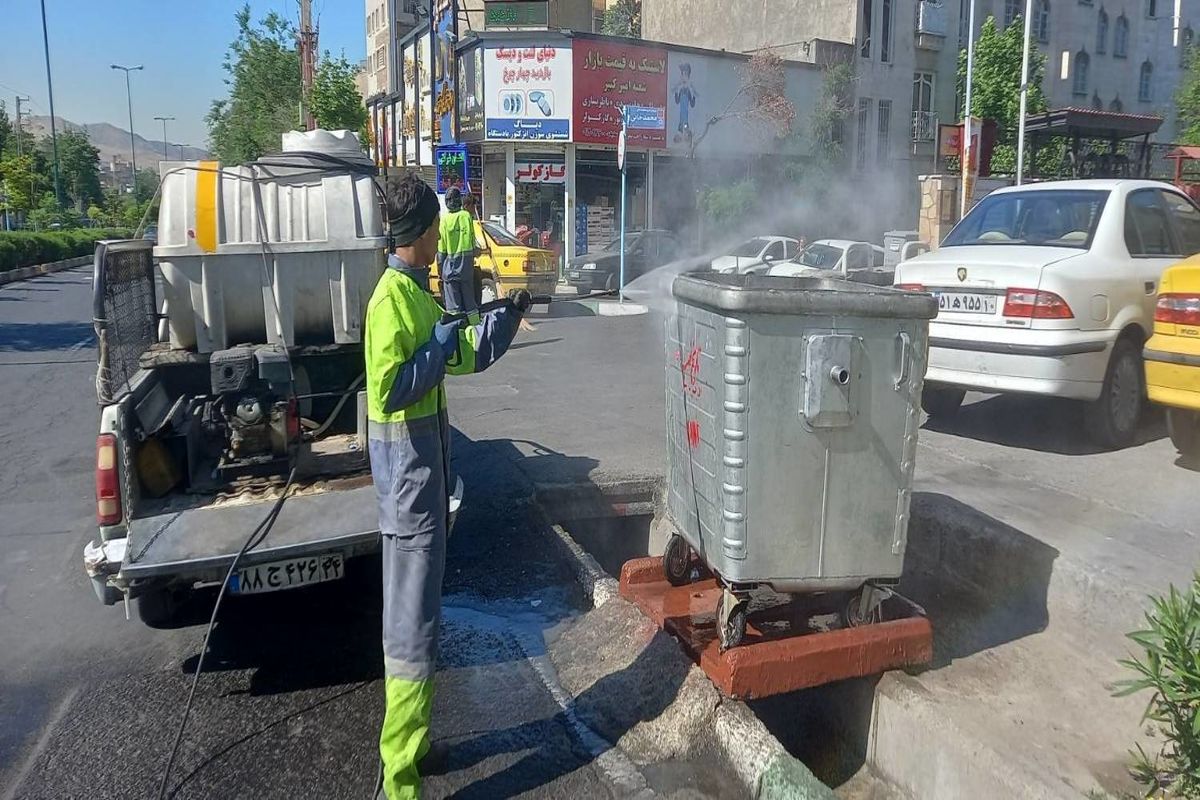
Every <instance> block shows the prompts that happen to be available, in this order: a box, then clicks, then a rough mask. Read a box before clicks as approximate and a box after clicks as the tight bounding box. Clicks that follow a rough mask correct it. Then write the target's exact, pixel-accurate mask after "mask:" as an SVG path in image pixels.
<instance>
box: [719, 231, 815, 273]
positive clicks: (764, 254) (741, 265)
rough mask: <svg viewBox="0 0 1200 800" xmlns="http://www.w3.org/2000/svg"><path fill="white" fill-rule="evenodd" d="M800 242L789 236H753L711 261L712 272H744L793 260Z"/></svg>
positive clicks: (798, 249) (798, 250)
mask: <svg viewBox="0 0 1200 800" xmlns="http://www.w3.org/2000/svg"><path fill="white" fill-rule="evenodd" d="M799 252H800V241H799V240H798V239H793V238H791V237H790V236H755V237H754V238H753V239H747V240H746V241H744V242H742V243H741V244H739V245H738V246H737V247H735V248H733V249H732V250H730V251H729V252H728V253H726V254H725V255H722V256H717V257H716V258H714V259H713V260H712V269H713V271H714V272H725V273H731V272H745V271H746V270H747V269H750V268H752V267H758V266H762V265H763V264H770V263H773V262H776V261H785V260H787V259H789V258H795V257H796V254H797V253H799Z"/></svg>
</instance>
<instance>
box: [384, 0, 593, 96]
mask: <svg viewBox="0 0 1200 800" xmlns="http://www.w3.org/2000/svg"><path fill="white" fill-rule="evenodd" d="M613 2H614V0H540V2H521V3H511V2H490V0H459V2H458V6H457V7H458V28H459V36H460V38H461V37H462V36H463V35H465V34H466V33H467V32H470V31H476V32H479V31H485V30H491V31H520V30H538V29H541V30H558V29H562V30H572V31H583V32H596V31H599V30H600V26H601V24H602V22H603V20H604V12H605V10H606V8H607V7H608V6H609V5H611V4H612V3H613ZM428 18H429V0H366V27H365V30H366V37H367V60H366V64H365V67H364V73H365V76H364V81H363V88H364V89H365V92H364V94H363V96H364V97H368V98H369V97H375V96H378V95H381V94H388V93H393V92H396V91H398V89H399V87H398V86H396V85H395V83H394V81H393V80H392V76H391V73H392V71H393V70H395V69H396V66H395V64H394V63H393V60H392V59H393V52H394V51H396V50H397V49H398V48H397V47H396V46H394V45H395V43H399V42H402V41H403V40H405V39H406V38H408V37H409V36H410V35H411V34H412V32H413V31H414V30H415V29H416V28H418V27H420V26H421V25H422V24H423V23H425V22H427V21H428Z"/></svg>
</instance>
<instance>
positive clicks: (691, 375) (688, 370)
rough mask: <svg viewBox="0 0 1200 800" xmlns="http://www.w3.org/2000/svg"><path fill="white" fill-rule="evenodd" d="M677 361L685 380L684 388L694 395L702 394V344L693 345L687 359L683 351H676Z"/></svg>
mask: <svg viewBox="0 0 1200 800" xmlns="http://www.w3.org/2000/svg"><path fill="white" fill-rule="evenodd" d="M675 363H676V364H678V365H679V372H680V374H681V377H682V380H683V390H684V391H685V392H687V393H688V394H690V395H691V396H692V397H699V396H700V346H699V345H693V346H692V350H691V352H689V353H688V357H687V359H686V360H684V358H683V354H682V352H681V351H679V350H676V351H675Z"/></svg>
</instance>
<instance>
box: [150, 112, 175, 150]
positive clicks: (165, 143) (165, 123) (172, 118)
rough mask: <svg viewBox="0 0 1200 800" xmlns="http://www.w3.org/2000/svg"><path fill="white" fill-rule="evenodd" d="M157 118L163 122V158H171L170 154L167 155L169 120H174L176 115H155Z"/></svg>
mask: <svg viewBox="0 0 1200 800" xmlns="http://www.w3.org/2000/svg"><path fill="white" fill-rule="evenodd" d="M155 119H156V120H159V121H160V122H162V124H163V159H164V160H165V159H168V158H170V156H169V155H167V122H168V120H169V121H171V122H174V121H175V118H174V117H155Z"/></svg>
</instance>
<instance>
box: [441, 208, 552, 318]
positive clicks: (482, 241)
mask: <svg viewBox="0 0 1200 800" xmlns="http://www.w3.org/2000/svg"><path fill="white" fill-rule="evenodd" d="M475 246H476V248H477V250H478V255H477V256H476V258H475V279H476V283H477V286H476V293H477V294H479V296H480V302H481V303H488V302H491V301H492V300H496V299H498V298H501V297H507V296H508V295H510V294H512V293H513V292H515V291H516V290H517V289H525V290H527V291H528V292H529V293H530V294H531V295H534V296H535V297H536V296H537V295H549V294H554V287H555V286H556V285H557V284H558V256H556V255H555V254H554V253H553V252H551V251H549V250H541V249H538V248H535V247H527V246H526V245H523V244H521V242H520V240H518V239H517V237H516V236H514V235H513V234H511V233H509V232H508V231H507V230H505V229H504V228H503V227H502V226H500V225H497V224H496V223H494V222H480V221H479V220H476V221H475ZM429 287H430V289H432V291H433V293H434V294H436V295H438V296H439V297H440V296H441V285H440V283H439V281H438V277H437V265H436V264H434V265H433V268H432V270H431V271H430V276H429Z"/></svg>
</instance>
